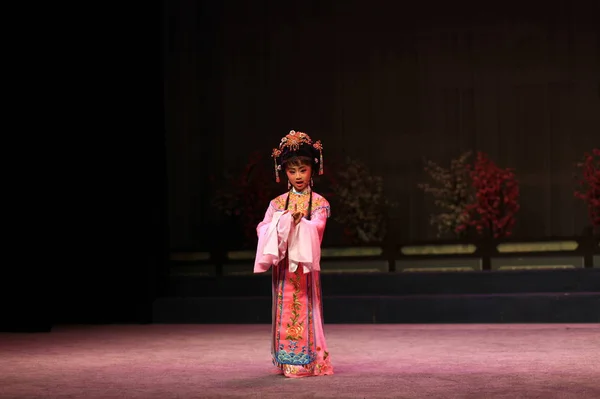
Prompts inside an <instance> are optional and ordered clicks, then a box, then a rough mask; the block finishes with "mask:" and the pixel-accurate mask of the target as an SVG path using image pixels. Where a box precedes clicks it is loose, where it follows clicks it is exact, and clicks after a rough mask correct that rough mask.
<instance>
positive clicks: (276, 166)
mask: <svg viewBox="0 0 600 399" xmlns="http://www.w3.org/2000/svg"><path fill="white" fill-rule="evenodd" d="M280 154H281V151H280V150H278V149H277V148H273V153H272V154H271V156H272V157H273V162H274V163H275V181H276V182H277V183H279V182H280V180H279V166H278V165H277V157H278V156H279V155H280Z"/></svg>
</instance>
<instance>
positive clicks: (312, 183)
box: [310, 177, 315, 187]
mask: <svg viewBox="0 0 600 399" xmlns="http://www.w3.org/2000/svg"><path fill="white" fill-rule="evenodd" d="M314 184H315V182H313V178H312V177H311V178H310V186H311V187H312V186H314Z"/></svg>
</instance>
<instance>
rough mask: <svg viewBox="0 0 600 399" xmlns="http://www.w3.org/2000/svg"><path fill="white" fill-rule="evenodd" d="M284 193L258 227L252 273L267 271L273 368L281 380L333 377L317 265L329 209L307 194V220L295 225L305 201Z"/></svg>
mask: <svg viewBox="0 0 600 399" xmlns="http://www.w3.org/2000/svg"><path fill="white" fill-rule="evenodd" d="M287 195H288V194H287V193H285V194H283V195H281V196H279V197H277V198H276V199H274V200H273V201H271V204H270V205H269V208H268V209H267V212H266V213H265V217H264V219H263V221H262V222H261V223H259V225H258V227H257V233H258V245H257V252H256V259H255V264H254V272H255V273H264V272H266V271H268V270H269V269H270V268H271V267H272V268H273V269H272V272H273V273H272V287H273V320H272V323H273V324H272V339H271V354H272V358H273V364H274V365H275V366H276V367H277V368H278V369H279V371H280V372H281V373H283V374H284V375H285V376H286V377H290V378H300V377H308V376H320V375H331V374H333V366H332V365H331V359H330V356H329V352H328V350H327V343H326V340H325V333H324V328H323V324H324V323H323V304H322V296H321V281H320V280H321V279H320V270H321V267H320V259H321V242H322V239H323V233H324V231H325V226H326V224H327V218H328V217H329V203H328V202H327V201H326V200H325V198H323V197H322V196H320V195H319V194H317V193H312V195H313V204H312V211H311V220H308V219H306V218H303V219H302V220H301V221H300V223H298V224H297V225H294V222H293V219H292V212H293V210H294V209H298V210H307V203H308V201H307V200H308V198H307V197H308V195H307V194H304V195H299V194H294V193H290V194H289V195H290V199H289V204H288V209H289V210H290V211H289V212H287V213H284V210H285V209H284V208H285V203H286V197H287Z"/></svg>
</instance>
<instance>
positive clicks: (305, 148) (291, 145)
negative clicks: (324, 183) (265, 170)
mask: <svg viewBox="0 0 600 399" xmlns="http://www.w3.org/2000/svg"><path fill="white" fill-rule="evenodd" d="M271 157H273V161H274V163H275V180H276V181H277V183H279V171H280V170H281V167H282V165H284V164H285V163H286V162H287V161H288V160H289V159H290V158H293V157H303V158H308V159H310V160H311V161H312V164H313V168H315V167H316V166H317V165H318V166H319V175H322V174H323V145H322V144H321V141H315V142H313V141H312V139H311V138H310V136H309V135H308V134H306V133H304V132H296V131H294V130H291V131H290V132H289V133H288V134H287V135H286V136H285V137H283V138H282V139H281V142H280V143H279V148H274V149H273V153H272V154H271Z"/></svg>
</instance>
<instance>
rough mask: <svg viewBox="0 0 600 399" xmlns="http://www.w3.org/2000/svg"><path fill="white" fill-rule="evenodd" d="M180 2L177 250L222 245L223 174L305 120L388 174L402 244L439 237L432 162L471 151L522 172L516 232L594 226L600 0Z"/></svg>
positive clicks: (172, 176) (169, 20) (171, 19)
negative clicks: (586, 161)
mask: <svg viewBox="0 0 600 399" xmlns="http://www.w3.org/2000/svg"><path fill="white" fill-rule="evenodd" d="M167 3H168V4H167V5H166V6H165V7H166V13H165V25H166V26H165V48H164V51H165V96H166V127H167V145H168V166H169V193H170V194H169V199H170V232H171V247H173V248H184V247H185V248H197V249H202V248H207V247H208V246H210V245H211V244H212V243H213V241H214V237H216V236H215V235H214V234H212V233H211V229H212V228H214V225H215V224H218V223H217V222H216V221H215V220H216V219H215V218H214V215H215V210H214V208H212V206H211V204H210V196H211V195H212V193H213V190H214V185H213V183H212V182H211V180H210V178H209V177H210V176H211V175H219V174H220V173H221V171H222V170H224V169H225V168H235V167H238V168H241V167H243V165H244V164H245V162H246V160H247V157H248V154H249V152H250V151H253V150H260V151H264V152H265V154H268V153H269V152H270V150H271V148H272V147H273V146H275V145H276V144H277V143H278V141H279V139H280V138H281V136H283V135H284V134H285V133H287V132H288V131H289V130H290V129H296V130H302V131H306V132H307V133H309V134H310V135H311V136H313V137H315V138H320V139H321V140H322V141H323V143H324V146H325V157H326V158H325V164H326V165H327V159H328V158H327V157H328V156H339V155H351V156H353V157H356V158H360V159H362V160H363V161H365V162H366V163H367V164H368V165H369V166H370V167H371V168H372V170H373V171H374V172H375V173H377V174H380V175H381V176H383V178H384V180H385V187H386V191H387V193H388V195H389V196H390V197H391V198H392V199H393V200H396V201H397V202H398V203H399V205H400V206H399V207H398V208H397V210H396V211H395V214H394V215H393V216H394V217H395V219H396V225H397V227H398V228H397V230H398V235H399V237H398V238H399V239H402V240H421V239H430V238H433V237H434V235H435V229H434V228H432V227H430V226H429V221H428V218H429V214H430V213H431V212H432V211H433V204H432V203H431V201H430V200H429V199H427V198H426V197H425V195H424V194H423V193H422V191H421V190H420V189H418V188H417V183H419V182H421V181H423V180H424V179H425V178H426V176H425V175H424V172H423V161H422V160H423V157H426V158H429V159H433V160H435V161H439V162H447V161H449V160H450V159H451V158H454V157H457V156H458V155H459V154H460V153H461V152H462V151H465V150H474V151H476V150H481V151H485V152H487V153H488V154H490V156H491V157H492V159H493V160H494V161H495V162H496V163H498V164H499V165H500V166H503V167H512V168H515V169H516V171H517V176H518V178H519V181H520V185H521V206H522V208H521V211H520V212H519V215H518V223H517V226H516V230H515V235H517V236H520V237H539V236H550V235H575V234H580V233H581V232H582V230H583V229H584V227H585V226H586V225H587V224H588V221H587V214H586V211H585V207H584V206H583V204H582V203H580V201H579V200H576V199H574V198H573V190H574V181H573V172H574V167H573V164H574V163H575V162H576V161H577V160H578V159H579V158H580V157H581V156H582V155H583V153H584V152H585V151H589V150H591V149H592V148H593V146H598V145H599V144H600V72H599V71H600V49H599V48H600V38H599V36H600V35H599V28H598V26H599V24H598V23H597V20H596V19H595V18H596V16H597V15H600V10H599V6H598V5H597V4H598V2H597V1H591V0H589V1H570V2H568V1H560V2H557V4H556V5H550V4H543V3H539V2H535V3H536V6H533V5H527V4H526V3H527V2H519V3H514V4H511V3H507V2H500V1H498V2H491V3H490V2H478V3H475V2H473V4H466V3H464V2H462V3H461V2H460V1H459V2H439V1H438V2H431V1H420V2H416V3H415V4H411V5H410V6H407V5H406V2H392V1H390V2H379V1H361V2H359V1H339V2H329V1H308V2H288V1H277V0H254V1H225V2H215V1H205V2H195V1H191V0H173V1H169V2H167ZM443 4H445V5H443ZM265 167H268V165H265ZM283 189H284V187H283V186H282V190H283ZM266 205H267V204H266V203H265V204H264V206H265V207H266ZM333 211H334V212H335V209H334V210H333ZM327 239H328V240H330V241H329V242H334V241H335V239H336V238H335V237H331V236H330V237H328V238H327Z"/></svg>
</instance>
